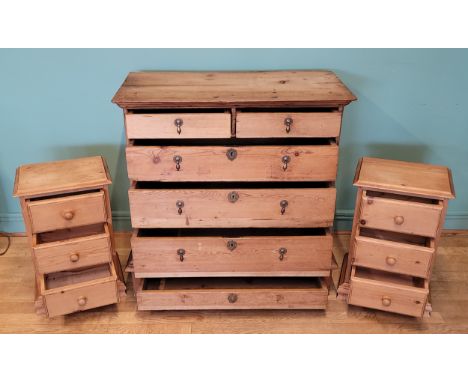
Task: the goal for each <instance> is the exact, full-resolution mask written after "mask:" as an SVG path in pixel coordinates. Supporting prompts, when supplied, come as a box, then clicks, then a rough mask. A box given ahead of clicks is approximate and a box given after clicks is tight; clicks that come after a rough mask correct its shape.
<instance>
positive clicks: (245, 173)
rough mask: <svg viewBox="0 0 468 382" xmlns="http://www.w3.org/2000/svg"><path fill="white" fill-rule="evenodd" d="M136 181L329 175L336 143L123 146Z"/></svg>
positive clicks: (332, 177)
mask: <svg viewBox="0 0 468 382" xmlns="http://www.w3.org/2000/svg"><path fill="white" fill-rule="evenodd" d="M126 153H127V170H128V177H129V178H130V179H132V180H136V181H166V182H169V181H177V182H178V181H192V182H197V181H242V182H247V181H288V180H289V181H334V180H335V178H336V169H337V164H338V147H337V146H336V144H334V143H329V144H324V145H310V146H240V147H225V146H129V147H127V149H126Z"/></svg>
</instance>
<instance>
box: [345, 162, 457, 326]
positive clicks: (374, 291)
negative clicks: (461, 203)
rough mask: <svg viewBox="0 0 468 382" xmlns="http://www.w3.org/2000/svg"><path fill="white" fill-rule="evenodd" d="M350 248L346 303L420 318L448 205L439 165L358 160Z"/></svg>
mask: <svg viewBox="0 0 468 382" xmlns="http://www.w3.org/2000/svg"><path fill="white" fill-rule="evenodd" d="M354 184H355V185H356V186H357V187H358V194H357V199H356V211H355V215H354V224H353V231H352V234H351V243H350V250H349V255H348V257H347V259H346V260H345V261H344V263H343V268H342V274H341V280H340V281H341V282H340V287H339V289H338V292H339V294H340V296H342V297H343V298H347V299H348V302H349V304H352V305H359V306H363V307H368V308H374V309H380V310H385V311H389V312H395V313H400V314H406V315H410V316H415V317H421V316H422V315H423V314H424V312H425V311H428V312H430V311H431V308H430V306H429V303H428V295H429V280H430V275H431V272H432V268H433V265H434V257H435V253H436V250H437V243H438V241H439V237H440V233H441V231H442V227H443V224H444V218H445V213H446V210H447V203H448V200H449V199H452V198H454V197H455V192H454V189H453V184H452V176H451V173H450V170H449V169H448V168H447V167H443V166H434V165H428V164H422V163H410V162H401V161H395V160H386V159H379V158H368V157H365V158H363V159H361V161H360V162H359V164H358V167H357V170H356V176H355V180H354Z"/></svg>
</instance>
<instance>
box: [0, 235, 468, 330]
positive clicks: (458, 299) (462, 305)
mask: <svg viewBox="0 0 468 382" xmlns="http://www.w3.org/2000/svg"><path fill="white" fill-rule="evenodd" d="M129 240H130V234H129V233H117V234H116V245H117V251H118V253H119V256H120V258H121V261H122V264H125V263H126V261H127V257H128V253H129V251H130V249H129V248H130V244H129ZM5 241H6V240H5V239H4V238H0V249H1V248H2V246H3V245H4V242H5ZM348 241H349V235H348V234H339V235H337V236H336V237H335V243H334V252H335V256H336V258H337V261H338V263H339V264H341V260H342V258H343V255H344V253H345V252H346V251H347V246H348ZM467 248H468V233H457V234H448V235H444V236H443V238H442V240H441V245H440V249H439V251H438V255H437V259H436V263H435V267H434V274H433V278H432V280H433V281H432V284H431V285H432V288H431V295H432V305H433V310H434V312H433V313H432V315H431V317H427V318H423V319H415V318H411V317H405V316H401V315H397V314H392V313H385V312H379V311H374V310H371V309H365V308H359V307H353V306H350V307H348V306H347V305H346V304H345V303H344V302H342V301H338V300H336V298H335V295H334V293H333V291H332V292H331V293H330V297H329V307H328V309H327V310H326V311H186V312H138V311H136V304H135V298H134V297H133V295H132V293H133V290H132V285H131V282H129V283H128V289H129V291H128V296H127V297H126V298H125V301H123V302H121V303H120V304H118V305H113V306H107V307H102V308H97V309H93V310H90V311H86V312H81V313H75V314H71V315H68V316H65V317H57V318H53V319H47V318H44V317H41V316H37V315H36V314H35V313H34V304H33V297H34V284H33V267H32V262H31V258H30V253H29V247H28V244H27V239H26V238H25V237H12V238H11V247H10V249H9V251H8V252H7V253H6V254H5V255H4V256H1V257H0V333H468V297H467V296H468V294H467V293H466V291H467V290H468V253H467ZM338 274H339V270H337V271H335V274H334V279H335V282H336V281H337V277H338Z"/></svg>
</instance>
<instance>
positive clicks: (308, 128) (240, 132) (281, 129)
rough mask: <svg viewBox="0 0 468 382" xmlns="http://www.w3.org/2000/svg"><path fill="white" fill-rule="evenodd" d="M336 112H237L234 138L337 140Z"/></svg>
mask: <svg viewBox="0 0 468 382" xmlns="http://www.w3.org/2000/svg"><path fill="white" fill-rule="evenodd" d="M341 115H342V114H341V113H340V112H316V113H304V112H271V113H270V112H269V113H264V112H262V113H257V112H237V115H236V137H238V138H256V137H263V138H282V137H283V138H286V137H338V136H339V135H340V128H341Z"/></svg>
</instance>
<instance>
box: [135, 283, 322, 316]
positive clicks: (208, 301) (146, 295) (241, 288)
mask: <svg viewBox="0 0 468 382" xmlns="http://www.w3.org/2000/svg"><path fill="white" fill-rule="evenodd" d="M135 280H137V281H136V283H135V284H136V285H137V289H136V297H137V303H138V309H139V310H189V309H199V310H201V309H325V308H326V306H327V300H328V288H327V287H326V285H325V284H324V282H323V281H322V279H320V278H300V277H299V278H295V277H291V278H281V277H280V278H266V277H263V278H246V279H242V278H230V277H224V278H217V277H211V278H185V279H184V278H173V279H135Z"/></svg>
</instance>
